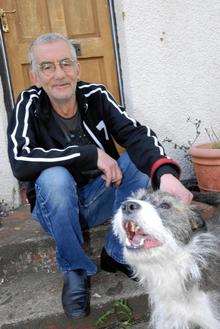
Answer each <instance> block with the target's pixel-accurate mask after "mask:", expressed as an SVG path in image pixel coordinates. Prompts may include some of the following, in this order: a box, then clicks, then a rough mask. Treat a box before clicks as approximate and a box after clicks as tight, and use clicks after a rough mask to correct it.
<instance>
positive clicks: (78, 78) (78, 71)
mask: <svg viewBox="0 0 220 329" xmlns="http://www.w3.org/2000/svg"><path fill="white" fill-rule="evenodd" d="M80 73H81V67H80V64H79V62H77V63H76V75H77V80H78V81H79V80H80Z"/></svg>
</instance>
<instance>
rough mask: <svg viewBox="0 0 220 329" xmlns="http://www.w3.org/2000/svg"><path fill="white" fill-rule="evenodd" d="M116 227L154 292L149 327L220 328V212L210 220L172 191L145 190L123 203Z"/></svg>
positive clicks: (127, 252) (137, 269)
mask: <svg viewBox="0 0 220 329" xmlns="http://www.w3.org/2000/svg"><path fill="white" fill-rule="evenodd" d="M218 199H219V200H220V194H218ZM219 200H218V201H217V202H219ZM194 208H195V206H194ZM113 229H114V233H115V234H116V236H118V237H119V239H120V241H121V242H122V244H123V245H124V257H125V260H126V261H127V263H128V264H129V265H130V266H132V267H133V269H134V271H135V273H136V276H137V277H138V279H139V280H140V283H141V284H142V285H143V286H144V287H145V288H146V291H147V292H148V294H149V301H150V305H151V322H150V328H154V329H198V328H201V329H220V218H219V215H216V218H215V219H213V220H211V221H207V223H205V222H204V220H203V219H202V217H201V215H200V214H199V213H198V212H196V211H195V209H193V206H187V205H184V204H183V203H182V202H181V201H180V200H178V199H176V198H175V197H173V196H171V195H170V194H168V193H163V192H160V191H156V192H151V193H150V192H148V191H146V190H141V191H139V192H137V193H136V194H134V195H133V196H132V197H131V198H129V199H128V200H127V201H125V202H124V203H123V204H122V206H121V208H120V209H119V210H118V212H117V214H116V215H115V217H114V220H113Z"/></svg>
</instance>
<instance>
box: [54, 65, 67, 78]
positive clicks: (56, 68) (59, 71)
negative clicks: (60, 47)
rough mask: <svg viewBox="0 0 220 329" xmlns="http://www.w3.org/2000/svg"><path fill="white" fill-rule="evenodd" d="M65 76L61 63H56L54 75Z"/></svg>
mask: <svg viewBox="0 0 220 329" xmlns="http://www.w3.org/2000/svg"><path fill="white" fill-rule="evenodd" d="M63 76H65V72H64V70H63V69H62V68H61V66H60V64H56V67H55V71H54V77H57V78H60V77H63Z"/></svg>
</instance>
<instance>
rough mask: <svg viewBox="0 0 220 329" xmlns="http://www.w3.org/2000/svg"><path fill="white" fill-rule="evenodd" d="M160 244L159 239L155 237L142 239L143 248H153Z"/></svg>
mask: <svg viewBox="0 0 220 329" xmlns="http://www.w3.org/2000/svg"><path fill="white" fill-rule="evenodd" d="M159 246H161V243H160V241H158V240H156V239H150V240H148V239H145V240H144V248H146V249H150V248H155V247H159Z"/></svg>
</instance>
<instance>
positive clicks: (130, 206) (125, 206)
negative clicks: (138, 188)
mask: <svg viewBox="0 0 220 329" xmlns="http://www.w3.org/2000/svg"><path fill="white" fill-rule="evenodd" d="M140 207H141V206H140V205H139V203H137V202H135V201H124V202H123V203H122V206H121V209H122V212H123V213H124V214H125V215H131V214H133V213H134V212H135V211H137V210H138V209H140Z"/></svg>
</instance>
